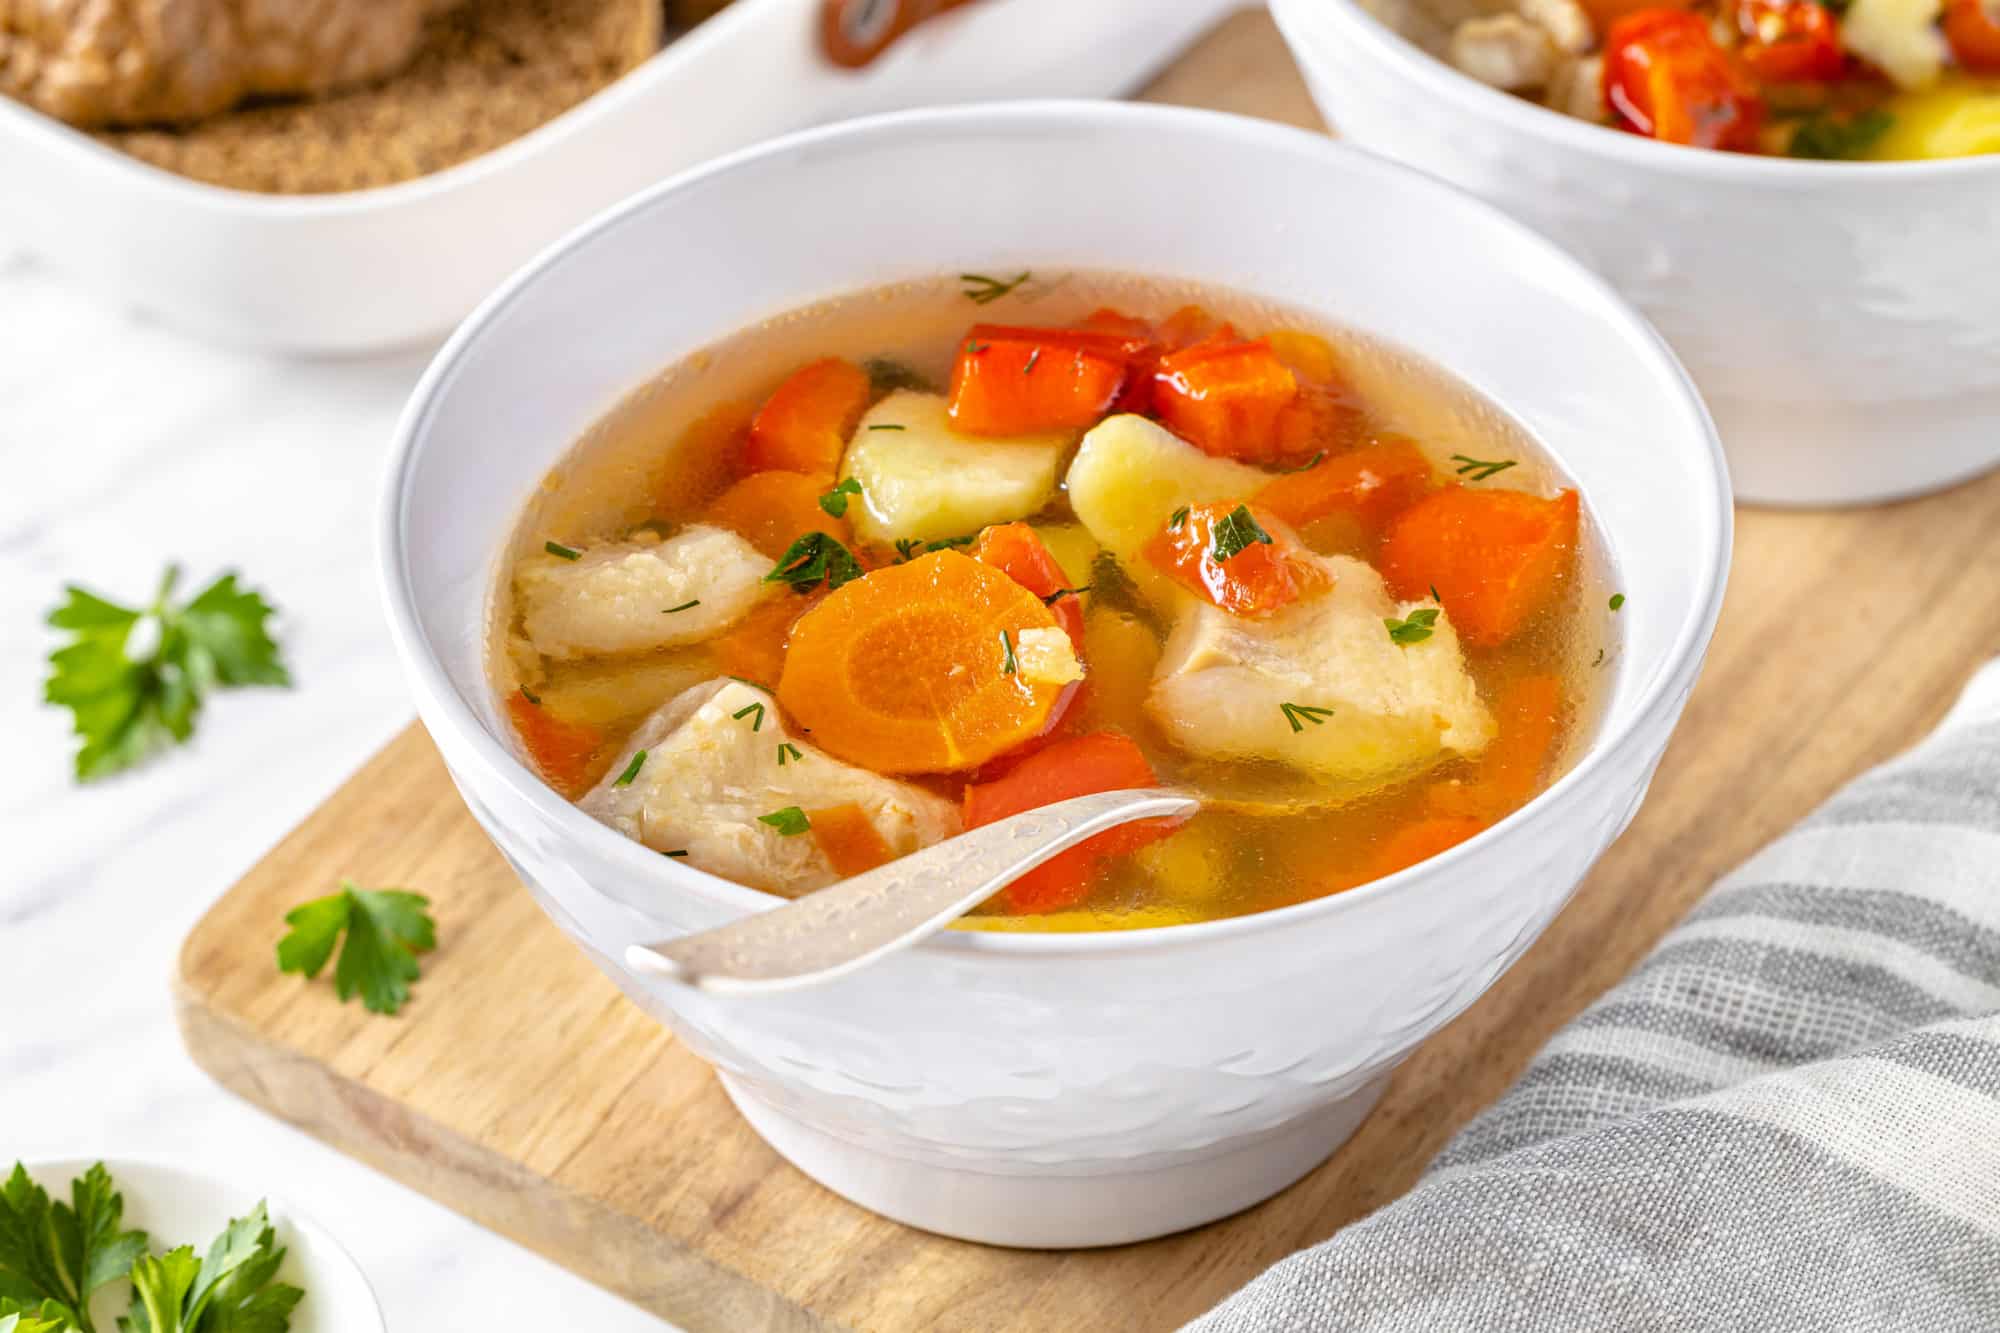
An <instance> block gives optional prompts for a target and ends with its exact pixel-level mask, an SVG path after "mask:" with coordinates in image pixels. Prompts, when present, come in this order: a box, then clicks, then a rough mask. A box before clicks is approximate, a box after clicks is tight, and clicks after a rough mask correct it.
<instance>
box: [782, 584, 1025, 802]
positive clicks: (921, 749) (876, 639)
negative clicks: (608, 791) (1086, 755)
mask: <svg viewBox="0 0 2000 1333" xmlns="http://www.w3.org/2000/svg"><path fill="white" fill-rule="evenodd" d="M1055 623H1056V618H1055V613H1054V612H1052V611H1051V610H1050V609H1049V608H1048V607H1046V606H1043V605H1042V600H1041V598H1039V597H1037V596H1035V595H1034V594H1033V593H1031V592H1029V591H1028V590H1027V589H1026V588H1023V587H1022V586H1021V585H1020V584H1018V583H1016V582H1014V580H1012V579H1010V578H1008V577H1007V576H1006V575H1005V574H1003V573H1001V572H1000V571H999V570H997V569H994V568H992V567H991V566H990V565H984V564H981V563H980V562H979V561H977V560H973V559H971V558H970V557H968V556H964V555H961V554H959V553H958V552H956V551H938V552H935V553H934V554H931V555H927V556H922V557H919V558H918V559H915V560H912V561H910V562H908V563H907V564H901V565H891V566H889V567H888V568H886V569H879V570H876V571H875V572H873V573H871V574H869V575H868V576H867V577H866V578H860V579H855V580H854V581H853V582H851V583H848V584H845V585H843V586H842V587H841V588H839V589H838V590H836V591H835V592H833V593H831V594H830V595H829V596H828V597H827V599H826V600H825V601H824V602H821V603H820V604H819V605H818V606H817V607H815V608H814V609H813V610H812V611H811V612H810V613H809V614H807V615H806V616H804V617H802V618H801V619H800V620H799V623H798V624H797V625H795V626H793V627H792V637H791V646H790V648H789V649H788V650H787V651H786V653H785V669H784V673H783V675H782V676H781V677H780V678H779V680H778V701H779V702H780V703H782V704H783V705H784V706H785V711H786V712H788V713H789V714H791V716H792V717H793V718H795V719H796V720H797V721H798V722H799V723H800V724H801V725H802V726H804V727H807V728H809V729H810V730H811V731H812V734H813V740H814V741H815V742H817V743H818V744H820V745H821V746H823V747H824V748H825V749H826V750H828V751H829V752H830V753H832V754H834V755H835V756H837V757H839V758H841V759H845V760H846V761H847V762H849V763H851V764H859V765H861V766H862V767H863V768H870V769H873V770H875V771H876V772H878V773H945V772H951V771H953V770H956V769H964V768H973V767H976V766H977V765H979V764H982V763H984V762H985V761H987V760H988V759H991V758H993V757H994V756H995V755H998V754H1003V753H1005V752H1006V751H1008V750H1011V749H1013V748H1014V747H1015V746H1016V745H1019V744H1020V743H1021V742H1023V741H1025V740H1027V739H1029V738H1030V737H1032V736H1035V735H1038V734H1039V733H1040V732H1041V731H1042V729H1043V727H1044V726H1045V725H1046V724H1047V722H1048V717H1049V712H1050V710H1051V709H1052V708H1053V707H1054V706H1055V702H1056V698H1057V696H1058V695H1059V694H1060V693H1061V688H1060V687H1059V686H1054V685H1037V684H1033V683H1030V682H1029V681H1027V680H1026V679H1024V678H1023V677H1022V676H1021V675H1020V673H1019V672H1017V671H1015V670H1013V669H1012V668H1013V665H1014V663H1013V645H1014V644H1015V643H1016V642H1017V641H1018V640H1019V637H1020V633H1021V631H1022V630H1024V629H1033V628H1036V627H1038V626H1039V627H1052V626H1053V625H1054V624H1055Z"/></svg>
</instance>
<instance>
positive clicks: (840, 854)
mask: <svg viewBox="0 0 2000 1333" xmlns="http://www.w3.org/2000/svg"><path fill="white" fill-rule="evenodd" d="M806 819H807V820H808V821H809V822H810V823H811V824H812V836H813V841H814V842H815V843H817V844H818V845H819V850H820V852H821V854H822V855H824V856H825V857H826V859H827V860H828V861H829V862H830V863H831V864H832V865H833V872H834V873H835V874H836V875H839V876H840V877H841V878H843V879H845V878H847V877H848V876H851V875H861V874H866V873H867V872H868V871H870V870H873V869H875V868H876V867H877V866H885V865H887V864H889V862H891V861H893V860H895V859H896V853H895V851H894V850H893V849H892V848H891V847H890V846H889V844H888V843H887V842H885V841H884V840H883V838H882V835H881V834H880V833H878V832H877V831H876V829H875V823H874V821H873V820H871V819H869V818H868V816H867V815H866V814H865V813H863V812H862V809H861V807H860V806H858V805H854V804H852V803H850V804H847V805H834V806H828V807H827V808H826V809H824V810H809V811H807V812H806Z"/></svg>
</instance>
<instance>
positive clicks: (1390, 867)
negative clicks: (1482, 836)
mask: <svg viewBox="0 0 2000 1333" xmlns="http://www.w3.org/2000/svg"><path fill="white" fill-rule="evenodd" d="M1485 829H1486V821H1485V820H1483V819H1471V818H1449V817H1440V818H1433V819H1422V820H1418V821H1417V822H1416V823H1414V824H1405V825H1404V826H1403V827H1401V828H1399V829H1397V830H1396V831H1395V832H1394V833H1392V834H1390V835H1389V836H1388V837H1387V838H1386V839H1384V840H1383V842H1382V845H1381V846H1380V847H1378V848H1376V849H1375V855H1374V856H1372V857H1370V858H1369V861H1368V872H1367V874H1366V875H1365V876H1364V877H1363V879H1362V881H1361V882H1362V883H1364V884H1365V883H1367V882H1368V881H1369V880H1374V879H1381V878H1383V877H1384V876H1387V875H1393V874H1395V873H1396V872H1397V871H1399V870H1408V869H1409V868H1410V867H1411V866H1413V865H1416V864H1417V863H1418V862H1420V861H1428V860H1430V859H1431V858H1432V857H1433V856H1436V855H1438V854H1439V853H1440V852H1448V851H1450V850H1451V849H1452V848H1454V847H1456V846H1458V844H1460V843H1461V842H1464V841H1465V840H1466V839H1468V838H1470V837H1473V836H1474V835H1475V834H1478V833H1482V832H1484V831H1485Z"/></svg>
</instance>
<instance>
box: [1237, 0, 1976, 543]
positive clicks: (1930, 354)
mask: <svg viewBox="0 0 2000 1333" xmlns="http://www.w3.org/2000/svg"><path fill="white" fill-rule="evenodd" d="M1271 11H1272V13H1273V15H1274V16H1275V17H1276V18H1277V20H1278V25H1279V27H1280V28H1281V29H1282V30H1283V32H1284V34H1285V39H1286V40H1287V41H1288V42H1289V43H1290V44H1291V47H1292V52H1293V54H1294V55H1295V56H1296V57H1297V58H1298V62H1299V65H1300V67H1301V68H1302V69H1303V70H1304V71H1305V74H1306V80H1307V83H1308V84H1309V86H1310V87H1311V89H1312V93H1313V97H1314V98H1315V99H1316V100H1317V101H1318V103H1319V105H1320V109H1321V110H1322V111H1324V112H1325V113H1326V116H1327V119H1328V120H1329V121H1331V122H1332V123H1333V124H1334V126H1335V127H1336V128H1337V129H1338V130H1339V131H1340V133H1341V134H1342V135H1344V136H1346V137H1348V138H1351V139H1352V140H1353V141H1354V142H1355V143H1358V144H1360V145H1361V146H1363V147H1364V148H1372V149H1374V150H1376V151H1378V152H1381V153H1385V154H1387V155H1388V156H1390V157H1394V158H1397V159H1399V160H1401V161H1404V162H1408V163H1410V164H1411V165H1413V166H1417V167H1421V168H1423V169H1424V170H1426V171H1429V172H1432V173H1434V174H1436V175H1438V176H1441V177H1443V178H1444V179H1446V180H1448V181H1451V182H1452V183H1454V184H1456V185H1460V186H1463V187H1464V188H1466V189H1468V190H1470V191H1472V192H1473V193H1474V194H1477V195H1479V196H1481V197H1482V198H1484V199H1486V200H1488V201H1489V202H1491V203H1494V204H1497V205H1499V206H1500V207H1501V208H1503V209H1505V210H1506V211H1507V212H1509V213H1512V214H1513V215H1514V216H1516V217H1518V218H1520V219H1521V220H1522V221H1524V222H1527V223H1528V224H1529V225H1531V226H1533V227H1535V228H1537V229H1538V230H1540V231H1542V232H1543V233H1545V234H1546V235H1548V236H1550V237H1553V238H1554V239H1555V240H1557V241H1558V242H1560V243H1561V244H1563V245H1564V246H1567V247H1568V248H1569V249H1570V251H1571V252H1572V253H1574V254H1575V255H1577V256H1578V257H1579V258H1581V259H1582V260H1583V261H1584V262H1585V263H1587V264H1589V265H1591V266H1592V267H1593V268H1595V269H1596V270H1597V271H1598V272H1600V273H1602V274H1604V275H1605V277H1607V278H1609V279H1610V280H1611V282H1612V283H1613V284H1614V285H1615V286H1617V287H1618V289H1619V290H1620V291H1622V292H1623V293H1624V294H1625V295H1626V296H1627V297H1628V298H1630V299H1631V301H1632V302H1633V303H1634V304H1635V305H1637V306H1638V307H1639V308H1640V309H1641V310H1642V311H1644V312H1645V313H1646V315H1647V316H1648V317H1649V318H1650V319H1651V320H1652V321H1653V323H1654V324H1655V325H1657V326H1658V328H1659V330H1660V332H1662V333H1663V334H1665V335H1666V337H1667V341H1668V342H1670V343H1671V344H1673V348H1674V350H1675V351H1676V352H1677V353H1679V354H1680V358H1681V360H1682V361H1683V362H1685V363H1686V365H1687V368H1688V370H1689V372H1690V373H1691V374H1693V376H1694V378H1695V382H1696V383H1697V384H1699V385H1700V386H1701V391H1702V395H1703V397H1704V398H1706V399H1707V401H1708V406H1709V410H1710V411H1711V412H1712V413H1714V416H1715V420H1716V424H1717V426H1718V427H1719V429H1720V430H1721V433H1722V442H1723V446H1724V448H1725V449H1726V450H1727V451H1728V454H1729V464H1730V470H1731V472H1732V473H1733V474H1734V477H1735V483H1736V493H1737V495H1738V496H1739V497H1740V498H1742V499H1744V500H1747V501H1753V502H1758V503H1769V504H1798V505H1808V504H1810V505H1818V504H1853V503H1861V502H1867V501H1878V500H1891V499H1897V498H1900V497H1904V496H1910V495H1917V494H1921V493H1923V492H1926V491H1931V490H1936V489H1938V488H1940V487H1943V486H1948V485H1950V484H1952V483H1954V482H1957V481H1961V480H1964V479H1965V478H1967V477H1970V476H1973V475H1974V474H1976V473H1979V472H1982V471H1985V470H1986V469H1988V468H1991V467H1993V466H1995V465H1996V464H2000V317H1996V314H1995V312H1996V311H2000V262H1995V260H1994V246H1995V238H1996V237H2000V156H1996V157H1982V158H1963V159H1958V160H1954V161H1946V162H1894V163H1888V162H1875V163H1871V162H1801V161H1793V160H1791V159H1789V158H1768V157H1750V156H1745V155H1741V154H1735V153H1718V152H1709V151H1706V150H1702V149H1694V148H1682V147H1676V146H1673V145H1668V144H1660V143H1655V142H1653V141H1652V140H1650V139H1646V138H1642V137H1640V136H1638V135H1634V134H1624V133H1621V132H1618V131H1616V130H1611V129H1606V128H1604V127H1601V126H1597V125H1591V124H1588V123H1586V122H1584V121H1581V120H1576V119H1573V118H1571V117H1568V116H1564V115H1560V114H1558V113H1556V112H1554V111H1550V110H1547V109H1546V108H1543V107H1540V106H1536V105H1534V104H1532V103H1530V102H1526V101H1523V100H1521V99H1520V98H1517V97H1511V96H1509V95H1507V94H1506V93H1502V92H1498V91H1496V90H1494V89H1492V88H1489V87H1487V86H1486V85H1484V84H1482V83H1479V82H1478V81H1476V80H1474V79H1471V78H1468V77H1467V76H1465V75H1464V74H1461V73H1459V72H1458V71H1457V70H1456V69H1453V68H1452V67H1451V66H1450V65H1448V64H1446V63H1444V62H1443V61H1441V60H1438V59H1435V58H1434V57H1432V56H1431V55H1429V54H1427V53H1426V52H1425V51H1424V50H1423V49H1422V48H1421V47H1420V46H1419V45H1418V44H1417V43H1416V42H1413V41H1410V40H1406V39H1405V38H1404V37H1403V36H1401V35H1399V34H1398V33H1397V32H1396V31H1394V30H1392V29H1391V28H1390V27H1389V26H1387V25H1386V24H1385V23H1384V22H1383V21H1381V20H1379V19H1378V18H1377V17H1376V16H1375V15H1374V14H1373V13H1371V12H1370V11H1369V10H1367V9H1365V8H1364V7H1363V6H1362V5H1361V4H1360V3H1358V0H1271Z"/></svg>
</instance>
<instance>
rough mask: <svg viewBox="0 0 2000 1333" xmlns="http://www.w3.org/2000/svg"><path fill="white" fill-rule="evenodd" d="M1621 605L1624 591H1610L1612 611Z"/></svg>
mask: <svg viewBox="0 0 2000 1333" xmlns="http://www.w3.org/2000/svg"><path fill="white" fill-rule="evenodd" d="M1623 605H1625V594H1624V593H1622V592H1614V593H1612V594H1611V609H1612V610H1613V611H1616V610H1617V609H1618V608H1619V607H1621V606H1623Z"/></svg>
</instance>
